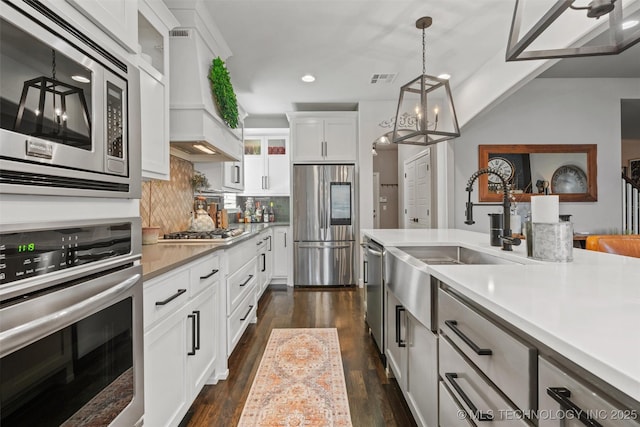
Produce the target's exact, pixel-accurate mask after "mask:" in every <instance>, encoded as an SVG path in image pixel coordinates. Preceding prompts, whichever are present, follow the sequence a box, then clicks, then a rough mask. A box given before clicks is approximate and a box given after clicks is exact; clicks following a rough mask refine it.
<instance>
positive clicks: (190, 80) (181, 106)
mask: <svg viewBox="0 0 640 427" xmlns="http://www.w3.org/2000/svg"><path fill="white" fill-rule="evenodd" d="M165 3H166V4H167V6H168V7H169V9H171V12H172V13H173V14H174V16H175V17H176V18H177V19H178V21H179V22H180V27H177V28H175V29H173V30H172V31H171V34H170V39H169V40H170V52H169V58H170V63H171V80H170V85H171V86H170V140H171V148H172V149H171V152H172V154H175V155H177V156H179V157H183V158H186V159H188V160H190V161H193V162H207V161H209V162H210V161H239V160H241V159H242V129H241V128H238V129H230V128H229V127H228V126H227V125H226V123H224V122H223V121H222V119H221V118H220V116H219V114H218V111H217V109H216V106H215V104H214V100H213V96H212V94H211V84H210V82H209V79H208V74H209V68H210V67H211V61H212V60H213V59H214V58H215V57H217V56H219V57H220V58H221V59H222V60H223V61H224V60H226V59H227V58H228V57H229V56H231V50H230V49H229V46H227V43H226V42H225V40H224V39H223V37H222V35H221V34H220V32H219V31H218V29H217V28H215V26H214V25H213V24H212V22H213V19H212V18H211V15H210V14H209V12H208V11H207V9H206V7H205V6H204V4H203V3H202V1H201V0H166V1H165ZM245 115H246V114H244V113H243V112H242V111H239V116H240V119H241V120H242V119H243V118H244V116H245ZM211 151H212V152H214V153H215V154H211V153H210V152H211Z"/></svg>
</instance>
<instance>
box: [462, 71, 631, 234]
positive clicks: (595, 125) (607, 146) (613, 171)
mask: <svg viewBox="0 0 640 427" xmlns="http://www.w3.org/2000/svg"><path fill="white" fill-rule="evenodd" d="M622 98H640V79H593V78H592V79H544V78H540V79H535V80H533V81H531V82H530V83H528V84H527V85H525V86H524V87H523V88H522V89H520V90H519V91H518V92H516V93H515V94H513V95H512V96H511V97H509V98H508V99H506V100H505V101H504V102H502V103H501V104H499V105H497V106H496V107H494V108H493V109H492V110H490V111H488V112H485V113H483V114H481V115H479V116H477V117H476V118H475V119H473V120H472V121H470V122H469V123H468V124H467V125H466V126H464V128H463V129H462V130H461V137H460V138H458V139H456V140H454V142H453V147H454V155H455V177H454V190H453V191H454V205H453V210H454V215H455V227H456V228H461V229H468V230H475V231H481V232H486V231H487V230H488V227H489V225H488V224H489V221H488V216H487V214H488V213H490V212H499V211H500V209H501V208H499V207H486V208H482V207H478V208H475V209H474V219H475V220H476V224H475V225H474V226H467V225H465V224H464V208H465V202H466V199H467V193H466V192H465V191H464V188H465V185H466V182H467V180H468V178H469V176H470V175H471V174H472V173H473V172H475V171H476V170H477V168H478V145H481V144H597V145H598V201H597V202H584V203H562V204H561V206H560V213H561V214H572V215H573V217H572V221H573V222H574V227H575V230H576V231H591V232H598V231H605V230H610V229H612V228H618V229H620V226H621V223H620V216H621V210H620V204H621V195H620V190H619V188H620V158H621V129H620V126H621V125H620V100H621V99H622ZM477 185H478V184H477V183H475V184H474V191H473V194H472V198H471V200H472V201H474V202H477V201H478V188H477ZM521 205H525V204H521ZM526 205H528V204H526ZM523 207H524V206H520V208H521V209H522V208H523ZM526 207H528V206H526Z"/></svg>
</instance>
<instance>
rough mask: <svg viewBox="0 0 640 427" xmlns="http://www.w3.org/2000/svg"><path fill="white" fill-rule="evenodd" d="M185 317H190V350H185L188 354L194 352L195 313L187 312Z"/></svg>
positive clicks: (192, 354)
mask: <svg viewBox="0 0 640 427" xmlns="http://www.w3.org/2000/svg"><path fill="white" fill-rule="evenodd" d="M187 318H189V319H191V351H189V352H187V355H188V356H194V355H195V354H196V315H195V314H188V315H187Z"/></svg>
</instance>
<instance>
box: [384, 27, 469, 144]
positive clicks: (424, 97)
mask: <svg viewBox="0 0 640 427" xmlns="http://www.w3.org/2000/svg"><path fill="white" fill-rule="evenodd" d="M432 22H433V21H432V19H431V17H429V16H425V17H422V18H420V19H418V20H417V21H416V28H418V29H420V30H422V75H420V76H419V77H417V78H416V79H414V80H411V81H410V82H409V83H407V84H405V85H404V86H402V87H401V88H400V98H399V100H398V108H397V110H396V116H395V120H394V126H393V133H392V137H391V141H392V142H393V143H394V144H413V145H432V144H436V143H438V142H440V141H446V140H448V139H453V138H457V137H459V136H460V128H459V127H458V118H457V116H456V110H455V108H454V106H453V98H452V96H451V88H450V87H449V80H447V79H442V78H438V77H434V76H429V75H427V73H426V39H425V29H427V28H429V27H430V26H431V23H432Z"/></svg>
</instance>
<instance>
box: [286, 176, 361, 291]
mask: <svg viewBox="0 0 640 427" xmlns="http://www.w3.org/2000/svg"><path fill="white" fill-rule="evenodd" d="M355 192H356V182H355V166H354V165H352V164H349V165H294V166H293V216H292V222H293V241H294V248H293V250H294V255H293V261H294V269H293V283H294V284H295V285H298V286H325V285H327V286H331V285H354V284H355V283H356V282H355V277H354V276H355V274H354V259H355V236H356V218H357V210H356V204H355V200H356V199H355Z"/></svg>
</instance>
